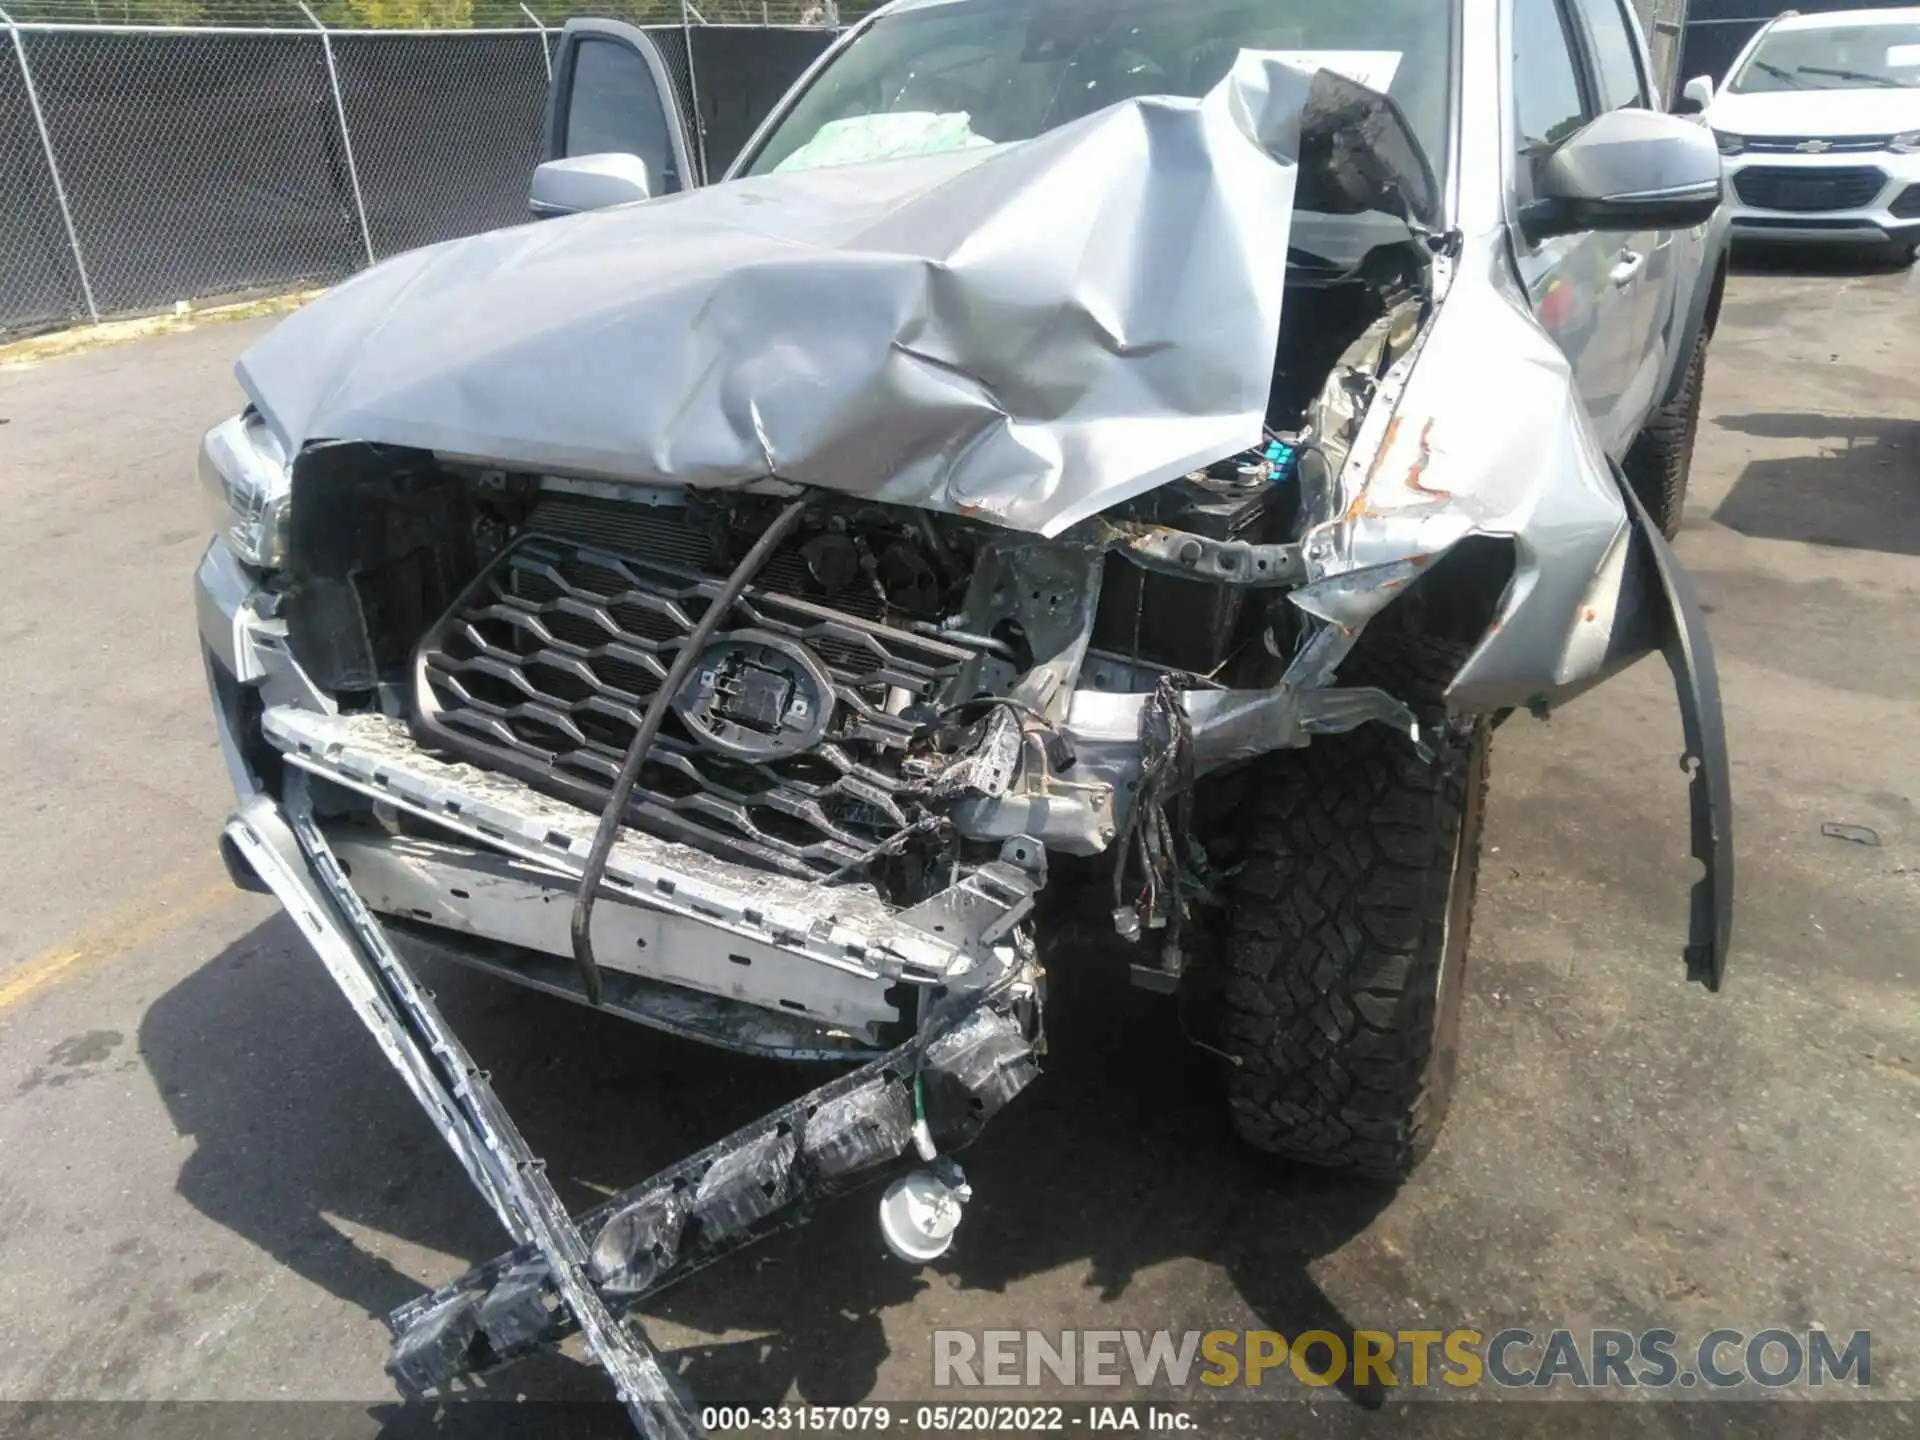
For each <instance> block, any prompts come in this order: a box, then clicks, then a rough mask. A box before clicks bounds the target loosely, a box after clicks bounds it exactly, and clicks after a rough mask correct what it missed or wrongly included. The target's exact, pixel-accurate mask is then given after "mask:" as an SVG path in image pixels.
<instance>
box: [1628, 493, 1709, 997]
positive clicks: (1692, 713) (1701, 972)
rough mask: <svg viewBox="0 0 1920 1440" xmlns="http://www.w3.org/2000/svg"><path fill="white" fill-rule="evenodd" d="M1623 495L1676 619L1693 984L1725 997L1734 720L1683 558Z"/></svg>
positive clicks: (1672, 621)
mask: <svg viewBox="0 0 1920 1440" xmlns="http://www.w3.org/2000/svg"><path fill="white" fill-rule="evenodd" d="M1618 478H1619V477H1618V476H1616V479H1618ZM1620 493H1621V494H1622V495H1623V496H1624V497H1625V498H1626V503H1627V513H1628V514H1629V515H1630V516H1631V517H1632V518H1633V523H1634V524H1635V525H1636V526H1638V527H1639V530H1640V534H1641V538H1642V539H1644V540H1645V541H1646V542H1647V545H1648V546H1649V548H1650V551H1651V553H1652V556H1653V565H1654V571H1655V573H1656V574H1657V575H1658V576H1659V579H1660V588H1661V589H1662V590H1663V591H1664V592H1665V594H1666V600H1667V609H1668V612H1669V623H1668V625H1667V626H1666V628H1665V632H1664V634H1663V635H1662V637H1661V646H1660V648H1661V653H1662V654H1663V655H1665V656H1666V660H1667V668H1668V669H1669V670H1671V671H1672V672H1673V687H1674V691H1675V693H1676V695H1677V697H1678V699H1679V702H1680V726H1681V730H1682V732H1683V733H1684V735H1685V736H1686V750H1685V753H1683V754H1682V755H1681V757H1680V768H1681V769H1682V770H1685V771H1686V772H1687V774H1688V776H1689V777H1690V778H1689V779H1688V782H1687V798H1688V801H1689V807H1690V809H1691V811H1692V824H1693V844H1692V852H1693V858H1694V859H1696V860H1698V861H1699V862H1700V865H1701V870H1702V874H1701V877H1700V878H1699V879H1698V880H1696V881H1695V882H1694V884H1693V890H1692V893H1691V896H1690V904H1691V907H1692V913H1691V916H1690V918H1689V924H1688V929H1687V950H1686V959H1687V979H1689V980H1694V981H1697V982H1699V983H1700V984H1702V985H1704V986H1706V987H1707V989H1709V990H1718V989H1719V988H1720V982H1721V981H1722V980H1723V979H1725V978H1726V973H1727V955H1728V953H1729V951H1730V950H1731V949H1732V946H1733V775H1732V767H1731V766H1730V764H1729V762H1728V759H1727V722H1726V716H1725V714H1724V713H1723V712H1722V710H1721V705H1720V672H1719V669H1718V667H1717V666H1716V665H1715V663H1714V658H1713V640H1712V638H1711V637H1710V636H1709V635H1708V634H1707V619H1706V616H1705V615H1704V614H1703V613H1702V612H1701V609H1700V602H1699V600H1698V599H1697V598H1695V596H1694V593H1693V582H1692V581H1691V580H1690V579H1688V577H1687V572H1686V570H1685V568H1684V567H1682V566H1681V564H1680V558H1679V556H1677V555H1675V554H1674V553H1673V548H1672V547H1671V546H1670V545H1668V544H1667V542H1666V539H1665V537H1664V536H1662V535H1661V534H1660V527H1659V526H1657V525H1655V524H1654V523H1653V517H1652V516H1650V515H1648V514H1647V508H1646V506H1644V505H1642V504H1641V503H1640V497H1639V496H1637V495H1635V494H1634V493H1633V487H1632V486H1631V485H1629V484H1627V483H1626V482H1625V481H1624V480H1620Z"/></svg>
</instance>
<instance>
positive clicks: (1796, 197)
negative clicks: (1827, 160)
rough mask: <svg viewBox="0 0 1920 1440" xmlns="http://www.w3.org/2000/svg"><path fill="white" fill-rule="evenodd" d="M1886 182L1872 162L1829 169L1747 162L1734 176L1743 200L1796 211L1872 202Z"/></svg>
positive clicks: (1850, 207)
mask: <svg viewBox="0 0 1920 1440" xmlns="http://www.w3.org/2000/svg"><path fill="white" fill-rule="evenodd" d="M1886 183H1887V173H1886V171H1884V170H1880V169H1877V168H1875V167H1874V166H1872V165H1836V166H1833V167H1832V168H1831V169H1829V168H1827V167H1824V166H1823V167H1820V168H1817V169H1816V168H1815V167H1813V166H1797V165H1749V166H1748V167H1747V168H1746V169H1744V170H1741V171H1738V172H1736V173H1735V175H1734V177H1733V189H1734V193H1735V194H1737V195H1738V196H1739V197H1740V199H1741V201H1742V202H1743V203H1745V204H1748V205H1755V206H1758V207H1759V208H1760V209H1762V210H1787V211H1792V212H1794V213H1796V214H1802V213H1805V214H1811V213H1813V212H1816V211H1821V210H1858V209H1860V208H1861V206H1863V205H1870V204H1872V203H1873V198H1874V197H1875V196H1876V195H1878V194H1879V193H1880V191H1881V188H1882V187H1883V186H1885V184H1886Z"/></svg>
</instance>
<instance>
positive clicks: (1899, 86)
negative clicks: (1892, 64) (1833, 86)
mask: <svg viewBox="0 0 1920 1440" xmlns="http://www.w3.org/2000/svg"><path fill="white" fill-rule="evenodd" d="M1793 68H1794V69H1796V70H1798V71H1799V72H1800V73H1801V74H1802V75H1831V76H1833V78H1834V79H1836V80H1864V81H1866V82H1867V83H1868V84H1869V85H1890V86H1892V87H1893V88H1894V89H1895V90H1910V89H1912V88H1913V87H1912V86H1910V85H1908V84H1907V82H1906V81H1904V80H1896V79H1894V78H1893V77H1892V76H1891V75H1870V74H1868V73H1867V72H1866V71H1865V70H1829V69H1827V68H1826V67H1825V66H1824V65H1796V66H1794V67H1793Z"/></svg>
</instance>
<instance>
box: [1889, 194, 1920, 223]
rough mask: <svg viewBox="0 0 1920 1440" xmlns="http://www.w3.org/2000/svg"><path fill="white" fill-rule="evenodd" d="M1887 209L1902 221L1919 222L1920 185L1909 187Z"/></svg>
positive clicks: (1894, 198) (1895, 197)
mask: <svg viewBox="0 0 1920 1440" xmlns="http://www.w3.org/2000/svg"><path fill="white" fill-rule="evenodd" d="M1887 208H1888V209H1889V210H1890V211H1892V212H1893V214H1895V215H1897V216H1899V217H1900V218H1901V219H1902V220H1920V185H1909V186H1908V187H1907V188H1906V189H1904V190H1902V191H1901V192H1900V193H1899V194H1898V195H1896V196H1894V197H1893V204H1891V205H1889V206H1888V207H1887Z"/></svg>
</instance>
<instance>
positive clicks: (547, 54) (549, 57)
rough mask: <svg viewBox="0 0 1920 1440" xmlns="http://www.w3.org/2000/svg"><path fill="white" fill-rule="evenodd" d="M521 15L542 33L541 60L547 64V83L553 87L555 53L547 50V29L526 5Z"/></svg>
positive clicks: (521, 10) (521, 9)
mask: <svg viewBox="0 0 1920 1440" xmlns="http://www.w3.org/2000/svg"><path fill="white" fill-rule="evenodd" d="M520 13H521V14H522V15H524V16H526V17H527V19H529V20H531V21H532V22H533V28H534V29H536V30H538V31H539V32H540V58H541V59H542V60H544V61H545V62H546V65H547V83H548V84H549V85H551V84H552V83H553V51H552V50H550V49H548V48H547V27H546V26H545V25H543V24H542V23H541V22H540V17H539V16H538V15H536V14H534V13H533V11H531V10H529V9H528V8H527V7H526V6H525V5H522V6H521V7H520Z"/></svg>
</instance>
